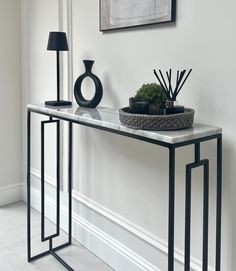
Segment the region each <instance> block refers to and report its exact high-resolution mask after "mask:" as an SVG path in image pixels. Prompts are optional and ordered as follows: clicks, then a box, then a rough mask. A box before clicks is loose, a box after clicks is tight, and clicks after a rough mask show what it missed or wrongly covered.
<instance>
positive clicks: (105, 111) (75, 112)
mask: <svg viewBox="0 0 236 271" xmlns="http://www.w3.org/2000/svg"><path fill="white" fill-rule="evenodd" d="M27 108H28V110H33V111H35V112H38V113H46V114H50V115H51V116H54V117H57V118H60V117H61V118H66V119H67V120H75V121H80V122H83V123H88V124H93V125H97V126H100V127H106V128H110V129H114V130H118V131H122V132H125V133H129V134H134V135H138V136H142V137H145V138H150V139H154V140H158V141H162V142H165V143H171V144H175V143H180V142H184V141H188V140H192V139H198V138H202V137H205V136H211V135H215V134H219V133H221V132H222V129H221V128H218V127H214V126H209V125H205V124H199V123H194V124H193V126H192V127H191V128H188V129H182V130H176V131H146V130H136V129H131V128H127V127H125V126H124V125H122V124H121V123H120V120H119V110H118V109H114V108H107V107H97V108H95V109H91V108H82V107H78V106H77V105H76V104H73V105H72V106H70V107H49V106H45V105H44V104H40V105H33V104H29V105H28V106H27Z"/></svg>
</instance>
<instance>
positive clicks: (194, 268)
mask: <svg viewBox="0 0 236 271" xmlns="http://www.w3.org/2000/svg"><path fill="white" fill-rule="evenodd" d="M31 174H32V175H33V176H34V177H36V178H40V174H39V172H38V170H36V169H31ZM45 181H46V182H47V183H48V184H49V185H51V186H53V187H55V180H53V178H50V177H48V176H46V178H45ZM72 197H73V199H74V200H77V201H78V202H80V203H81V204H83V205H84V206H86V207H87V208H89V209H91V210H93V211H94V212H96V213H98V214H100V215H101V216H103V217H105V218H106V219H108V220H110V221H111V222H112V223H115V224H116V225H119V226H120V227H122V228H123V229H124V230H126V231H128V232H130V233H131V234H133V235H135V236H136V237H138V238H139V239H141V240H142V241H144V242H146V243H148V244H149V245H151V246H152V247H154V248H156V249H157V250H159V251H160V252H161V253H163V254H165V255H166V257H167V256H168V243H167V242H166V241H165V240H162V239H161V238H158V237H157V236H155V235H153V234H152V233H150V232H149V231H147V230H145V229H144V228H142V227H140V226H139V225H136V224H135V223H132V222H131V221H129V220H127V219H126V218H124V217H122V216H120V215H119V214H116V213H115V212H113V211H112V210H110V209H108V208H106V207H104V206H102V205H100V204H98V203H97V202H95V201H93V200H92V199H90V198H87V197H86V196H84V195H82V194H80V193H78V192H76V191H73V194H72ZM75 216H76V214H75ZM81 219H82V220H83V218H81ZM84 230H85V233H84V232H83V234H82V236H84V234H85V235H86V227H85V229H84ZM97 230H99V229H97ZM104 234H105V233H104ZM79 241H80V240H79ZM82 243H83V244H84V242H82ZM85 246H87V245H86V244H85ZM96 246H97V244H96ZM87 247H88V246H87ZM89 249H90V250H92V251H93V248H92V247H91V248H89ZM127 249H128V248H127ZM93 252H94V251H93ZM94 253H95V254H96V255H97V253H96V252H94ZM174 258H175V262H176V263H178V264H180V265H181V266H184V252H183V251H182V250H181V249H179V248H177V247H175V254H174ZM144 270H153V269H144ZM199 270H202V263H201V261H200V260H199V259H196V258H194V257H191V271H199ZM208 270H209V271H213V270H214V268H213V267H211V266H208Z"/></svg>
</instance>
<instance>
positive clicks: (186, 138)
mask: <svg viewBox="0 0 236 271" xmlns="http://www.w3.org/2000/svg"><path fill="white" fill-rule="evenodd" d="M27 110H28V112H27V249H28V261H29V262H31V261H34V260H36V259H39V258H41V257H43V256H45V255H48V254H51V255H53V256H54V257H55V258H56V259H57V260H58V261H59V262H60V263H61V264H62V265H64V266H65V268H66V269H67V270H73V269H72V268H71V267H70V266H69V265H68V264H67V263H66V262H65V261H64V260H63V259H61V258H60V257H59V256H58V255H57V254H56V251H58V250H59V249H62V248H64V247H66V246H69V245H71V242H72V125H73V124H78V125H83V126H87V127H91V128H94V129H99V130H103V131H105V132H110V133H114V134H119V135H121V136H126V137H130V138H133V139H136V140H141V141H145V142H148V143H152V144H156V145H159V146H162V147H166V148H168V151H169V199H168V202H169V206H168V209H169V214H168V271H174V217H175V213H174V207H175V150H176V149H177V148H180V147H183V146H186V145H194V152H195V155H194V159H193V162H192V163H190V164H187V165H186V198H185V251H184V252H185V255H184V257H185V259H184V270H185V271H189V270H190V232H191V171H192V169H194V168H196V167H200V166H201V167H203V172H204V174H203V187H204V189H203V238H202V270H203V271H207V270H208V221H209V160H208V159H202V158H201V155H200V144H201V142H204V141H209V140H215V141H216V149H217V175H216V176H217V180H216V182H217V186H216V187H217V191H216V250H215V270H216V271H220V266H221V204H222V130H221V128H217V127H212V126H208V125H203V124H194V125H193V127H192V128H189V129H184V130H178V131H170V132H166V131H163V132H159V131H144V130H135V129H130V128H127V127H125V126H123V125H121V123H120V121H119V113H118V110H116V109H112V108H102V107H101V108H96V109H89V108H81V107H79V108H78V107H77V106H76V105H73V106H70V107H47V106H45V105H33V104H29V105H28V107H27ZM32 113H36V114H40V115H44V116H47V117H48V119H46V120H45V121H41V241H42V242H45V241H48V244H49V248H48V250H47V251H45V252H43V253H40V254H38V255H34V256H32V254H31V211H30V209H31V178H30V163H31V114H32ZM62 120H63V121H67V122H68V123H69V128H68V129H69V131H68V132H69V147H68V148H69V150H68V154H69V163H68V170H69V171H68V172H69V173H68V174H69V176H68V199H69V204H68V209H69V217H68V242H66V243H65V244H63V245H61V246H57V247H55V246H53V239H54V238H55V237H57V236H59V235H60V121H62ZM50 123H56V127H57V134H56V145H57V157H56V162H57V167H56V169H57V176H56V191H57V192H56V197H57V199H56V203H57V204H56V214H57V215H56V233H55V234H52V235H50V236H45V223H44V219H45V209H44V208H45V207H44V200H45V191H44V190H45V188H44V178H45V177H44V131H45V128H46V125H47V124H50Z"/></svg>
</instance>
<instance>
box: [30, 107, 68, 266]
mask: <svg viewBox="0 0 236 271" xmlns="http://www.w3.org/2000/svg"><path fill="white" fill-rule="evenodd" d="M51 122H56V123H57V206H56V209H57V222H56V227H57V230H56V233H55V234H53V235H51V236H47V237H45V235H44V212H45V210H44V200H45V196H44V192H45V191H44V126H45V124H47V123H51ZM41 135H42V138H41V140H42V141H41V143H42V146H41V152H42V153H41V154H42V157H41V159H42V160H41V161H42V167H41V177H42V180H41V184H42V187H41V192H42V195H41V196H42V197H41V210H42V213H41V230H42V231H41V239H42V241H48V242H49V249H48V250H47V251H45V252H42V253H40V254H38V255H35V256H32V255H31V176H30V164H31V112H30V111H28V113H27V255H28V262H31V261H34V260H37V259H39V258H41V257H44V256H46V255H49V254H50V255H52V256H53V257H54V258H56V259H57V260H58V261H59V262H60V263H61V264H62V265H63V266H64V267H65V268H66V269H67V270H70V271H73V269H72V268H71V267H70V266H69V265H68V264H67V263H66V262H65V261H64V260H63V259H61V258H60V257H59V256H58V255H57V254H56V251H58V250H60V249H63V248H65V247H67V246H69V245H71V241H72V237H71V233H72V230H71V229H72V191H71V188H72V172H71V170H72V124H71V123H70V124H69V176H68V177H69V193H68V199H69V203H68V208H69V211H68V215H69V217H68V221H69V223H68V226H69V229H68V231H69V236H68V238H69V240H68V242H66V243H65V244H62V245H60V246H57V247H53V238H55V237H56V236H59V234H60V146H59V144H60V126H59V120H55V121H54V120H52V118H50V120H49V121H44V122H42V123H41Z"/></svg>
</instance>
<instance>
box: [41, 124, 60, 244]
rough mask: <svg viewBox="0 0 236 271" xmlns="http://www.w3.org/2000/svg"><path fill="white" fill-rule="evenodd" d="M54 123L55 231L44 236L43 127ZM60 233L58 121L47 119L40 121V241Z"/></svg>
mask: <svg viewBox="0 0 236 271" xmlns="http://www.w3.org/2000/svg"><path fill="white" fill-rule="evenodd" d="M51 123H56V125H57V133H56V134H57V141H56V145H57V147H56V157H57V165H56V168H57V173H56V233H55V234H52V235H50V236H47V237H45V163H44V158H45V146H44V145H45V144H44V138H45V134H44V130H45V129H44V128H45V125H46V124H51ZM59 235H60V121H59V120H48V121H42V122H41V241H42V242H45V241H47V240H51V239H52V238H55V237H57V236H59Z"/></svg>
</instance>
